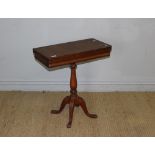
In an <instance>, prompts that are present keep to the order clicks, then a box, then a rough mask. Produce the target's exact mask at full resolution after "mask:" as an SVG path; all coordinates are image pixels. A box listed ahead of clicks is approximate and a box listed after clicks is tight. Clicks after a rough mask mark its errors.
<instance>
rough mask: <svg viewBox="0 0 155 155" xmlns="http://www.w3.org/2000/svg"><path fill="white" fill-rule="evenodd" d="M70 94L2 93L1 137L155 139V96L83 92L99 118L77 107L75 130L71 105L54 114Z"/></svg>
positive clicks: (0, 102)
mask: <svg viewBox="0 0 155 155" xmlns="http://www.w3.org/2000/svg"><path fill="white" fill-rule="evenodd" d="M66 95H68V93H64V92H60V93H56V92H0V136H136V137H137V136H155V93H120V92H119V93H117V92H114V93H79V95H80V96H82V97H83V98H84V99H85V101H86V103H87V107H88V110H89V111H90V112H93V113H96V114H98V118H97V119H91V118H88V117H86V116H85V114H84V113H83V111H82V109H81V108H77V107H76V108H75V111H74V118H73V124H72V128H71V129H67V128H66V124H67V122H68V107H67V106H66V108H65V109H64V111H63V112H62V113H61V114H58V115H54V114H53V115H52V114H50V110H51V109H58V108H59V106H60V103H61V100H62V99H63V97H64V96H66Z"/></svg>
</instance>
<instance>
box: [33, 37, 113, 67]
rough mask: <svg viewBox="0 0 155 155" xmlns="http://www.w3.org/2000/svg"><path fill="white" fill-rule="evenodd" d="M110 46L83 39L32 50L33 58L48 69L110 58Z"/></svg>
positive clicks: (94, 40)
mask: <svg viewBox="0 0 155 155" xmlns="http://www.w3.org/2000/svg"><path fill="white" fill-rule="evenodd" d="M111 48H112V46H111V45H108V44H106V43H104V42H101V41H98V40H96V39H93V38H92V39H85V40H78V41H73V42H67V43H61V44H56V45H50V46H44V47H38V48H34V49H33V53H34V56H35V58H36V59H37V60H38V61H39V62H41V63H42V64H43V65H45V66H46V67H48V68H52V67H57V66H62V65H69V64H72V63H79V62H84V61H88V60H91V59H96V58H101V57H107V56H110V51H111Z"/></svg>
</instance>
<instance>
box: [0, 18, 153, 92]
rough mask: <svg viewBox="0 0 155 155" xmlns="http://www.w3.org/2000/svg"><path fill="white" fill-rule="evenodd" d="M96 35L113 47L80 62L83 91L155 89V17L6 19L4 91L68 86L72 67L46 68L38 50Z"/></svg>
mask: <svg viewBox="0 0 155 155" xmlns="http://www.w3.org/2000/svg"><path fill="white" fill-rule="evenodd" d="M90 37H91V38H92V37H94V38H96V39H99V40H101V41H104V42H107V43H109V44H111V45H112V46H113V49H112V53H111V58H109V59H104V60H99V61H94V62H91V63H87V64H82V65H79V66H78V69H77V76H78V83H79V85H78V86H79V90H81V91H115V90H118V91H122V90H124V91H128V90H130V91H131V90H134V91H138V90H139V91H146V90H150V91H151V90H152V91H154V90H155V19H0V90H52V91H54V90H56V91H57V90H68V89H69V85H68V83H69V78H70V70H69V69H68V68H64V69H60V70H55V71H51V72H49V71H47V70H45V69H44V68H43V67H42V66H41V65H40V64H38V63H37V62H36V61H35V60H34V58H33V53H32V48H34V47H40V46H44V45H50V44H55V43H62V42H67V41H74V40H78V39H85V38H90Z"/></svg>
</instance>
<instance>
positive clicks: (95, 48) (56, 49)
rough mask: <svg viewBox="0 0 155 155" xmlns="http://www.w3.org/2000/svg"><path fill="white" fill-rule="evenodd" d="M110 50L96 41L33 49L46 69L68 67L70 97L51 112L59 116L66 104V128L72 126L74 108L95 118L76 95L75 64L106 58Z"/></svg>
mask: <svg viewBox="0 0 155 155" xmlns="http://www.w3.org/2000/svg"><path fill="white" fill-rule="evenodd" d="M111 49H112V46H111V45H108V44H106V43H104V42H101V41H98V40H96V39H85V40H79V41H74V42H68V43H63V44H57V45H51V46H45V47H39V48H34V49H33V53H34V56H35V58H36V59H37V60H38V61H39V62H41V63H42V64H43V65H45V66H46V67H48V68H53V67H58V66H62V65H70V68H71V77H70V95H69V96H66V97H65V98H64V99H63V101H62V103H61V105H60V108H59V110H52V111H51V113H52V114H59V113H61V112H62V110H63V109H64V108H65V106H66V105H67V104H68V105H69V122H68V124H67V128H70V127H71V125H72V120H73V113H74V108H75V107H79V106H80V107H81V108H82V110H83V111H84V113H85V114H86V115H87V116H88V117H91V118H97V115H96V114H91V113H89V112H88V109H87V106H86V103H85V101H84V99H83V98H82V97H80V96H78V94H77V78H76V67H77V65H76V64H77V63H80V62H85V61H88V60H92V59H96V58H103V57H108V56H110V52H111Z"/></svg>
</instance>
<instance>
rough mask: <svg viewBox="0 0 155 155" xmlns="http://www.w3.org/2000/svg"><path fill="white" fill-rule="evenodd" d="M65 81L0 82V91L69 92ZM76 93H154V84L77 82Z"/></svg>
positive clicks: (67, 83)
mask: <svg viewBox="0 0 155 155" xmlns="http://www.w3.org/2000/svg"><path fill="white" fill-rule="evenodd" d="M69 90H70V87H69V82H66V81H0V91H69ZM78 91H81V92H83V91H86V92H113V91H142V92H144V91H155V82H153V83H146V82H145V83H144V82H140V83H138V82H135V83H129V82H125V83H121V82H107V81H79V82H78Z"/></svg>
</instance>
